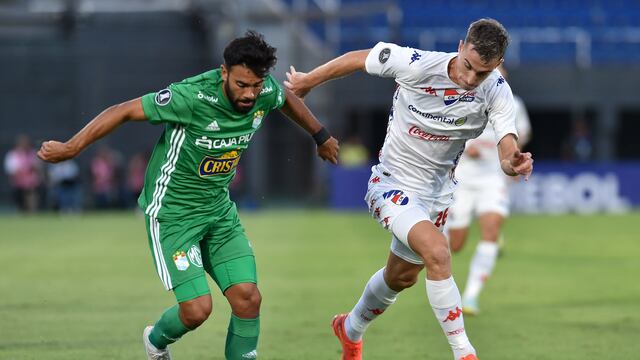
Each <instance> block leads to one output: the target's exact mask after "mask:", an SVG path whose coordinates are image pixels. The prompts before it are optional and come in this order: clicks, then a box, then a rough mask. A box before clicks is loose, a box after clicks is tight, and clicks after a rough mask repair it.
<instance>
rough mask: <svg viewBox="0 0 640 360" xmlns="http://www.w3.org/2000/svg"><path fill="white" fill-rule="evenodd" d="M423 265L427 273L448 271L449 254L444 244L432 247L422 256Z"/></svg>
mask: <svg viewBox="0 0 640 360" xmlns="http://www.w3.org/2000/svg"><path fill="white" fill-rule="evenodd" d="M423 260H424V264H425V266H426V267H427V271H429V272H434V271H436V272H440V271H449V267H450V264H451V252H450V251H449V247H448V246H446V245H445V244H439V245H437V246H434V247H433V248H431V249H430V250H429V252H427V253H426V254H425V255H424V259H423Z"/></svg>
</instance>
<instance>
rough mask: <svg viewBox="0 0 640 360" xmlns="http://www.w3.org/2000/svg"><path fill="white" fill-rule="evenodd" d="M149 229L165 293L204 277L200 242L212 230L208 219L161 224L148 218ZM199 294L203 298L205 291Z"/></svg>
mask: <svg viewBox="0 0 640 360" xmlns="http://www.w3.org/2000/svg"><path fill="white" fill-rule="evenodd" d="M145 225H146V230H147V237H148V240H149V247H150V249H151V255H152V257H153V262H154V265H155V268H156V271H157V273H158V276H159V277H160V280H161V281H162V283H163V285H164V287H165V289H167V290H173V289H175V288H176V287H178V286H180V285H181V284H184V283H187V282H189V281H191V280H193V279H196V278H198V277H204V269H203V265H202V259H201V257H200V246H199V242H200V240H201V239H202V236H203V234H204V233H205V232H206V231H207V228H208V226H209V224H208V223H207V219H190V220H187V221H185V220H182V219H181V220H180V221H177V220H166V219H162V220H159V219H156V218H153V217H149V216H146V215H145ZM205 284H206V282H205ZM198 293H199V294H200V295H202V294H203V291H202V289H200V290H199V291H198ZM204 293H208V291H207V292H204Z"/></svg>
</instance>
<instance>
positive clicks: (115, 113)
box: [38, 98, 147, 163]
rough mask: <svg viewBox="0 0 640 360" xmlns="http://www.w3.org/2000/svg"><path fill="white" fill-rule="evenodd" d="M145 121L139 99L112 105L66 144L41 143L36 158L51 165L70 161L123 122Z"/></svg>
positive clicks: (57, 142)
mask: <svg viewBox="0 0 640 360" xmlns="http://www.w3.org/2000/svg"><path fill="white" fill-rule="evenodd" d="M146 119H147V117H146V116H145V113H144V110H143V108H142V101H141V99H140V98H137V99H133V100H129V101H126V102H123V103H121V104H118V105H113V106H111V107H109V108H107V109H106V110H104V111H103V112H101V113H100V114H99V115H98V116H96V117H95V118H93V120H91V121H90V122H89V123H88V124H87V125H86V126H85V127H84V128H82V130H80V131H78V133H77V134H75V135H74V136H73V137H72V138H71V139H69V140H68V141H67V142H59V141H54V140H49V141H45V142H43V143H42V146H41V147H40V150H39V151H38V157H39V158H40V159H42V160H44V161H47V162H51V163H57V162H60V161H64V160H68V159H71V158H73V157H75V156H77V155H78V154H80V152H82V150H84V149H85V148H86V147H87V146H89V145H90V144H92V143H94V142H96V141H97V140H98V139H101V138H102V137H104V136H105V135H107V134H109V133H110V132H111V131H113V130H114V129H115V128H117V127H118V126H120V125H122V124H123V123H124V122H126V121H130V120H132V121H142V120H146Z"/></svg>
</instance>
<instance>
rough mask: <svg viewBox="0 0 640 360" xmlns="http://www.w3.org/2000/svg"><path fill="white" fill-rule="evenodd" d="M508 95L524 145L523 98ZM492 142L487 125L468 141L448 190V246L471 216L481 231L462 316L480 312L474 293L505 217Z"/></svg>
mask: <svg viewBox="0 0 640 360" xmlns="http://www.w3.org/2000/svg"><path fill="white" fill-rule="evenodd" d="M498 69H499V70H500V72H501V73H502V76H503V77H504V78H505V79H507V80H508V77H507V76H508V74H507V71H506V69H505V68H504V67H503V66H502V65H500V66H499V67H498ZM513 100H514V109H515V113H514V115H515V121H516V129H517V132H518V146H519V147H520V148H523V147H524V146H525V145H526V143H527V142H528V141H529V139H530V137H531V123H530V121H529V115H528V114H527V109H526V108H525V105H524V102H523V101H522V99H520V98H519V97H518V96H516V95H514V96H513ZM497 145H498V144H497V142H496V140H495V132H494V130H493V128H492V127H490V126H487V127H486V128H485V129H484V131H483V132H482V134H480V136H479V137H477V138H475V139H471V140H469V141H467V143H466V146H465V149H464V153H463V154H462V157H461V158H460V162H459V163H458V166H457V167H456V173H455V176H456V178H457V179H458V181H459V185H458V188H457V189H456V191H455V193H454V195H453V199H454V201H453V204H452V205H451V207H450V208H449V210H450V211H449V220H448V222H447V224H446V225H447V229H448V236H449V244H450V246H451V250H452V251H453V252H459V251H460V250H462V248H463V246H464V244H465V242H466V241H467V237H468V235H469V226H470V225H471V222H472V221H473V219H474V218H477V220H478V224H479V225H480V236H481V239H480V241H479V242H478V245H477V246H476V250H475V253H474V255H473V258H472V259H471V264H470V268H469V275H468V278H467V283H466V286H465V289H464V292H463V294H462V312H463V313H464V314H465V315H477V314H478V313H479V312H480V309H479V306H478V298H479V297H480V292H481V291H482V289H483V287H484V284H485V282H486V281H487V280H488V279H489V276H490V275H491V273H492V272H493V269H494V267H495V265H496V260H497V258H498V250H499V247H500V245H499V240H500V239H502V236H501V235H502V225H503V223H504V221H505V219H506V218H507V217H508V216H509V191H508V183H509V180H508V178H507V176H506V175H505V174H504V173H503V172H502V170H501V169H500V162H499V161H498V160H499V158H500V156H499V154H498V146H497Z"/></svg>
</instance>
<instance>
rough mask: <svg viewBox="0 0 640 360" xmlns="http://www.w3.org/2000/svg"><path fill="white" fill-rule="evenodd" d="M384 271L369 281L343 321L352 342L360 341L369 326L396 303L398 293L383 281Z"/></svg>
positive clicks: (377, 273)
mask: <svg viewBox="0 0 640 360" xmlns="http://www.w3.org/2000/svg"><path fill="white" fill-rule="evenodd" d="M384 269H385V268H382V269H380V270H378V271H377V272H376V273H375V274H373V276H372V277H371V279H369V282H368V283H367V286H365V288H364V292H363V293H362V296H361V297H360V300H358V303H357V304H356V306H355V307H354V308H353V310H351V312H350V313H349V316H347V318H346V319H345V322H344V329H345V332H346V333H347V337H348V338H349V339H351V340H352V341H356V342H357V341H360V339H362V335H363V334H364V332H365V330H366V329H367V327H368V326H369V324H370V323H371V322H372V321H373V320H374V319H375V318H377V317H378V315H380V314H382V313H383V312H384V311H385V310H386V309H387V308H388V307H389V305H391V304H393V303H394V302H395V301H396V297H397V296H398V292H397V291H394V290H392V289H390V288H389V286H388V285H387V283H386V282H385V281H384V275H383V274H384Z"/></svg>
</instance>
